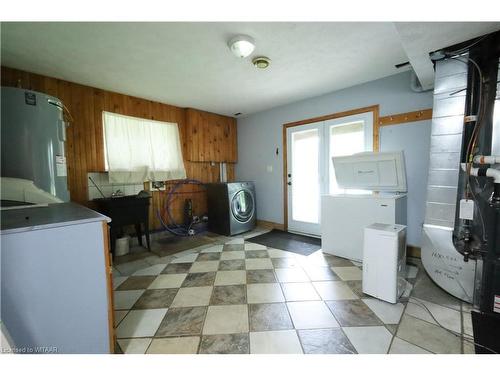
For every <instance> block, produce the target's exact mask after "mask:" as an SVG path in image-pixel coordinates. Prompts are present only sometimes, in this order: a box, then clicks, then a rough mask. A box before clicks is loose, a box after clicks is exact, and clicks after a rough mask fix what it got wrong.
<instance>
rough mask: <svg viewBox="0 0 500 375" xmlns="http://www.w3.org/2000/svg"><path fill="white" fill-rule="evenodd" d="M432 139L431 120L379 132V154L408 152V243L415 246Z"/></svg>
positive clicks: (423, 208)
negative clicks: (383, 152)
mask: <svg viewBox="0 0 500 375" xmlns="http://www.w3.org/2000/svg"><path fill="white" fill-rule="evenodd" d="M430 139H431V120H426V121H418V122H410V123H407V124H398V125H392V126H384V127H382V128H381V129H380V151H399V150H404V152H405V164H406V182H407V184H408V197H407V225H408V230H407V233H406V236H407V238H406V241H407V242H408V244H409V245H413V246H420V235H421V228H422V224H423V223H424V217H425V198H426V187H427V172H428V170H429V148H430ZM417 140H418V141H417Z"/></svg>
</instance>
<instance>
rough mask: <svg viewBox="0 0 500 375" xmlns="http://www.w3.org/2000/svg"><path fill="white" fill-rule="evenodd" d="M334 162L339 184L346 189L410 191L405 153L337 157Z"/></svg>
mask: <svg viewBox="0 0 500 375" xmlns="http://www.w3.org/2000/svg"><path fill="white" fill-rule="evenodd" d="M332 162H333V167H334V170H335V176H336V177H337V184H338V185H339V187H341V188H343V189H364V190H374V191H394V192H406V191H407V188H406V168H405V159H404V153H403V151H398V152H362V153H359V154H354V155H350V156H336V157H335V156H334V157H332Z"/></svg>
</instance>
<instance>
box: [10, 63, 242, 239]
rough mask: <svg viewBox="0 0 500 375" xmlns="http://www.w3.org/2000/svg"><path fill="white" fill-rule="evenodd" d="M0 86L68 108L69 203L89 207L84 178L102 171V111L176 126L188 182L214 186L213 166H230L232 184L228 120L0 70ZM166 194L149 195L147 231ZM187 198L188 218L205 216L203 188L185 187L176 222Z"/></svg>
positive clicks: (232, 129) (232, 134)
mask: <svg viewBox="0 0 500 375" xmlns="http://www.w3.org/2000/svg"><path fill="white" fill-rule="evenodd" d="M1 82H2V86H14V87H22V88H24V89H29V90H33V91H38V92H43V93H46V94H48V95H51V96H55V97H57V98H59V99H60V100H61V101H62V102H63V103H64V105H65V106H66V107H67V108H68V110H69V112H70V113H71V115H72V117H73V122H72V123H71V124H70V127H69V128H68V129H67V142H66V156H67V162H68V185H69V190H70V196H71V200H72V201H74V202H77V203H80V204H83V205H86V206H90V207H92V203H91V202H89V201H88V192H87V190H88V188H87V186H88V183H87V173H88V172H103V171H104V144H103V129H102V112H103V111H108V112H114V113H119V114H123V115H127V116H134V117H141V118H147V119H151V120H158V121H166V122H175V123H177V124H178V125H179V132H180V136H181V143H182V151H183V156H184V164H185V167H186V173H187V176H188V178H190V179H196V180H199V181H202V182H217V181H219V162H222V161H227V162H230V164H228V165H227V171H228V180H229V181H232V180H234V162H236V155H237V150H236V120H235V119H234V118H231V117H226V116H221V115H216V114H211V113H208V112H203V111H198V110H196V109H189V110H186V109H185V108H180V107H176V106H172V105H168V104H164V103H159V102H154V101H151V100H146V99H141V98H137V97H133V96H128V95H124V94H119V93H115V92H110V91H105V90H101V89H97V88H93V87H89V86H84V85H80V84H76V83H73V82H68V81H63V80H60V79H56V78H52V77H46V76H42V75H38V74H34V73H30V72H25V71H21V70H17V69H12V68H8V67H3V66H2V68H1ZM187 113H189V116H190V119H193V118H197V119H198V118H199V119H202V121H196V122H193V121H190V122H189V124H188V122H187ZM193 134H195V135H198V136H196V137H194V139H195V144H196V147H195V146H194V142H193V139H192V138H191V137H192V135H193ZM214 145H215V146H216V147H215V148H214ZM193 147H195V148H193ZM145 187H148V184H145ZM171 187H172V182H170V183H169V184H168V188H171ZM148 188H149V187H148ZM167 191H168V190H167ZM166 194H167V192H157V191H154V192H152V195H153V198H152V205H151V211H150V223H151V224H150V225H151V227H152V228H155V229H158V228H160V222H159V220H158V218H157V215H156V210H157V209H158V208H160V209H162V210H163V207H164V202H165V197H166ZM188 198H190V199H191V200H192V202H193V212H194V214H196V215H202V214H203V213H205V212H206V209H207V204H206V194H205V192H204V189H203V188H202V187H199V186H185V187H183V188H181V189H179V190H178V194H176V195H175V200H174V202H173V206H172V213H173V216H174V219H175V220H176V221H182V217H183V207H184V201H185V199H188ZM162 214H164V212H162Z"/></svg>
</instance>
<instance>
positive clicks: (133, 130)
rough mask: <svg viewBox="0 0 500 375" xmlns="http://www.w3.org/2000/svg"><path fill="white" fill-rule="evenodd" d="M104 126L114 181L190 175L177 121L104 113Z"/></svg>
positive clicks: (106, 158) (105, 152)
mask: <svg viewBox="0 0 500 375" xmlns="http://www.w3.org/2000/svg"><path fill="white" fill-rule="evenodd" d="M103 127H104V131H103V134H104V160H105V166H106V170H107V171H108V172H109V179H110V182H116V183H140V182H144V181H148V180H150V181H166V180H172V179H180V178H186V170H185V168H184V161H183V159H182V149H181V142H180V137H179V128H178V126H177V124H175V123H170V122H160V121H153V120H147V119H142V118H136V117H130V116H123V115H119V114H116V113H110V112H103Z"/></svg>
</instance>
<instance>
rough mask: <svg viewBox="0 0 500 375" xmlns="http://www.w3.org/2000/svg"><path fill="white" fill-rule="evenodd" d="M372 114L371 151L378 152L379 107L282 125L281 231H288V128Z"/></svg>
mask: <svg viewBox="0 0 500 375" xmlns="http://www.w3.org/2000/svg"><path fill="white" fill-rule="evenodd" d="M366 112H372V114H373V150H374V151H378V150H379V128H380V124H379V105H378V104H376V105H371V106H368V107H363V108H356V109H351V110H348V111H343V112H336V113H332V114H330V115H324V116H319V117H313V118H309V119H305V120H300V121H294V122H289V123H286V124H283V194H284V196H283V215H284V217H283V229H284V230H285V231H287V230H288V178H287V175H288V161H287V159H288V151H287V139H286V133H287V130H288V128H292V127H294V126H300V125H306V124H312V123H314V122H320V121H327V120H333V119H336V118H341V117H347V116H351V115H358V114H360V113H366Z"/></svg>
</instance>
